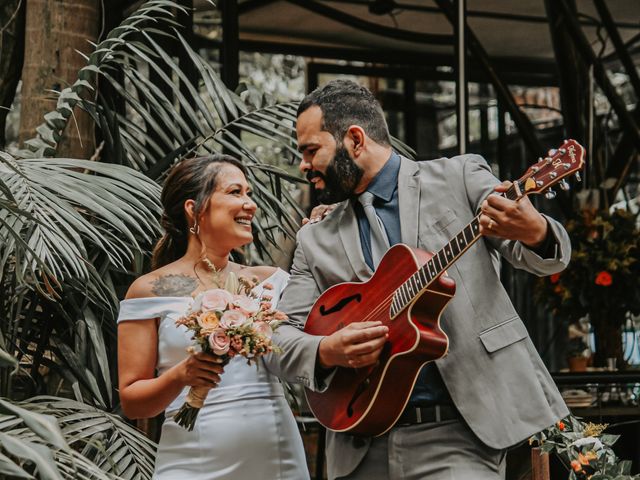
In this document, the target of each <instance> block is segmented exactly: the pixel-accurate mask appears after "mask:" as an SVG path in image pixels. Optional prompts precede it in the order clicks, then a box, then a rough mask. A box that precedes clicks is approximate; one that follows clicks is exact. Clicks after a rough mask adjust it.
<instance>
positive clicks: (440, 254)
mask: <svg viewBox="0 0 640 480" xmlns="http://www.w3.org/2000/svg"><path fill="white" fill-rule="evenodd" d="M437 257H438V261H439V262H440V265H441V267H440V270H441V271H443V272H444V271H445V270H446V269H447V265H448V264H449V262H447V257H446V256H445V254H444V250H440V251H439V252H438V254H437Z"/></svg>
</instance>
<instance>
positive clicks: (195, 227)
mask: <svg viewBox="0 0 640 480" xmlns="http://www.w3.org/2000/svg"><path fill="white" fill-rule="evenodd" d="M189 232H190V233H191V234H192V235H198V234H199V233H200V225H198V222H197V221H196V222H193V227H189Z"/></svg>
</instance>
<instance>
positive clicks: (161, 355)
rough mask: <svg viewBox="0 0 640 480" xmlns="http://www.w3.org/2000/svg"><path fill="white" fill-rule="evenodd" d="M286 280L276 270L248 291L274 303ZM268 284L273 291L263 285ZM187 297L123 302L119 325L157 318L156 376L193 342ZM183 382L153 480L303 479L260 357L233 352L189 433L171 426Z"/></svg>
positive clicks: (293, 433)
mask: <svg viewBox="0 0 640 480" xmlns="http://www.w3.org/2000/svg"><path fill="white" fill-rule="evenodd" d="M287 280H288V274H287V273H286V272H285V271H283V270H280V269H278V270H276V272H275V273H274V274H273V275H272V276H271V277H269V278H268V279H266V280H265V281H264V282H262V283H261V284H260V285H258V286H257V287H256V289H254V292H255V293H256V294H257V295H258V296H261V295H262V294H263V291H264V293H268V294H269V295H271V296H272V297H273V300H272V301H271V303H272V305H273V307H274V308H276V303H277V299H278V298H279V297H280V293H281V291H282V289H283V288H284V286H285V285H286V283H287ZM266 283H270V284H271V285H272V286H273V289H272V290H264V285H265V284H266ZM192 301H193V300H192V298H191V297H149V298H134V299H129V300H123V301H122V302H121V303H120V314H119V316H118V322H122V321H132V320H144V319H150V318H159V319H160V323H159V327H158V361H157V366H156V369H157V372H158V375H160V374H162V373H163V372H165V371H166V370H168V369H169V368H171V367H172V366H174V365H175V364H177V363H178V362H180V361H182V360H183V359H184V358H185V357H186V356H187V355H188V353H187V347H188V346H189V345H191V344H192V341H191V334H190V333H189V332H188V331H187V330H186V328H185V327H182V326H181V327H177V326H176V325H175V320H176V319H178V318H179V317H181V316H182V315H184V314H185V313H186V312H187V310H188V308H189V307H190V305H191V302H192ZM188 391H189V387H187V388H185V389H184V390H183V391H182V393H181V394H180V395H179V396H178V397H177V398H176V399H175V400H174V401H173V402H171V404H170V405H169V406H168V407H167V409H166V410H165V421H164V424H163V426H162V433H161V437H160V444H159V447H158V453H157V457H156V466H155V473H154V476H153V478H154V479H155V480H181V479H185V480H218V479H233V480H258V479H265V480H276V479H283V480H301V479H308V478H309V473H308V470H307V465H306V460H305V454H304V449H303V446H302V440H301V438H300V433H299V432H298V428H297V426H296V422H295V419H294V418H293V414H292V413H291V410H290V409H289V405H288V403H287V401H286V398H285V396H284V391H283V387H282V384H281V383H280V382H279V381H278V379H277V378H276V377H274V376H272V375H271V374H270V373H269V372H268V371H267V369H266V367H265V365H264V363H263V362H262V361H260V364H259V368H256V366H255V365H251V366H250V365H247V362H246V359H244V358H242V357H234V358H233V359H232V360H231V361H230V362H229V364H227V366H226V367H225V371H224V373H223V374H222V376H221V381H220V383H219V384H218V386H217V387H216V388H214V389H212V390H210V391H209V394H208V396H207V399H206V401H205V404H204V406H203V407H202V409H201V410H200V412H199V415H198V419H197V421H196V424H195V427H194V429H193V431H191V432H189V431H187V430H186V429H184V428H183V427H181V426H179V425H177V424H176V423H175V422H174V420H173V415H174V414H175V413H176V412H177V411H178V409H179V408H180V407H181V406H182V404H183V403H184V400H185V397H186V395H187V392H188Z"/></svg>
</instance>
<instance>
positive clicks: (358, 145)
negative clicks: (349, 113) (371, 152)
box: [345, 125, 367, 158]
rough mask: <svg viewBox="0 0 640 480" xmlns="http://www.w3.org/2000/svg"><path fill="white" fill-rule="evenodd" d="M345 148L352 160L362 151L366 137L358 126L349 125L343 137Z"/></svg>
mask: <svg viewBox="0 0 640 480" xmlns="http://www.w3.org/2000/svg"><path fill="white" fill-rule="evenodd" d="M345 137H346V140H347V141H346V142H345V146H346V147H347V150H348V151H349V153H350V154H351V156H352V157H353V158H356V157H357V156H358V155H360V154H361V153H362V152H363V151H364V147H365V142H366V139H367V135H366V134H365V133H364V130H363V128H362V127H361V126H360V125H351V126H350V127H349V128H348V129H347V134H346V135H345Z"/></svg>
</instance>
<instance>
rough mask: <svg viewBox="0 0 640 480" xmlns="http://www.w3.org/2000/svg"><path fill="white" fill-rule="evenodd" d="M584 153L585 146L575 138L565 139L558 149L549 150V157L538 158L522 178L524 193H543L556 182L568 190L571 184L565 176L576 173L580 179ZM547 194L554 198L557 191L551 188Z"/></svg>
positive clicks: (520, 181) (521, 184) (521, 183)
mask: <svg viewBox="0 0 640 480" xmlns="http://www.w3.org/2000/svg"><path fill="white" fill-rule="evenodd" d="M584 154H585V152H584V147H583V146H582V145H580V144H579V143H578V142H576V141H575V140H565V141H564V143H563V144H562V145H561V146H560V147H558V149H557V150H549V154H548V155H547V157H545V158H541V159H540V160H538V163H536V164H535V165H532V166H531V167H529V168H528V169H527V171H526V173H525V174H524V175H523V176H522V178H520V180H519V183H520V186H521V189H522V193H524V194H531V193H542V192H544V191H545V190H547V189H548V188H549V187H551V186H552V185H554V184H556V183H560V188H562V189H563V190H568V189H569V184H568V183H567V181H566V180H564V178H565V177H568V176H569V175H573V174H575V175H576V177H577V179H578V180H580V173H579V172H580V170H581V169H582V167H583V165H584ZM549 194H552V195H549ZM547 196H548V197H550V198H553V197H555V192H553V191H551V190H550V191H549V192H548V194H547Z"/></svg>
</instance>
